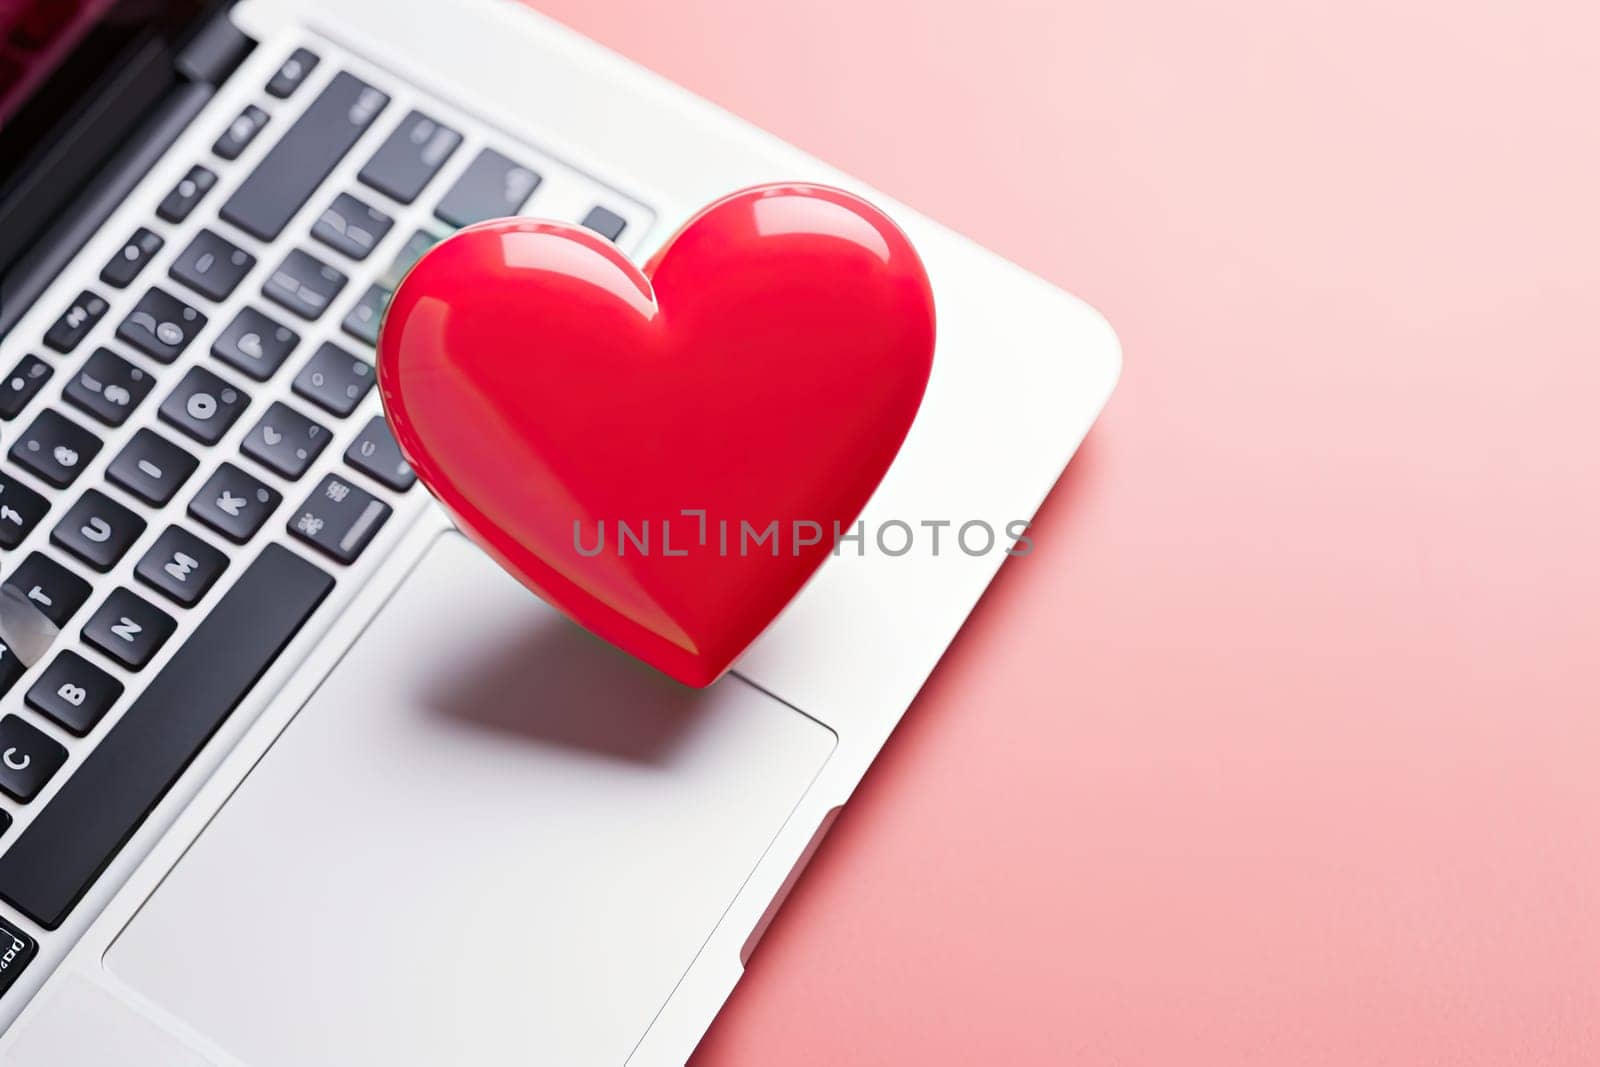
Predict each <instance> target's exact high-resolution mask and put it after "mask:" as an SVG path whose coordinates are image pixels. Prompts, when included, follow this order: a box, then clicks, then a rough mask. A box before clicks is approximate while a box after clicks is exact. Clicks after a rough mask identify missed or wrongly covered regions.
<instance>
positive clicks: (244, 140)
mask: <svg viewBox="0 0 1600 1067" xmlns="http://www.w3.org/2000/svg"><path fill="white" fill-rule="evenodd" d="M266 124H267V113H266V112H265V111H262V110H261V109H260V108H259V107H256V106H255V105H254V104H247V105H245V109H244V110H243V111H241V112H239V117H238V118H236V119H234V120H233V121H232V122H230V123H228V128H227V129H225V130H223V131H222V136H221V137H218V138H217V143H216V144H214V145H212V146H211V151H213V152H215V153H216V154H217V155H219V156H221V157H222V158H223V159H238V158H239V153H241V152H243V151H244V150H245V149H246V148H249V147H250V142H251V141H254V140H255V139H256V134H258V133H260V132H261V128H262V127H263V126H265V125H266Z"/></svg>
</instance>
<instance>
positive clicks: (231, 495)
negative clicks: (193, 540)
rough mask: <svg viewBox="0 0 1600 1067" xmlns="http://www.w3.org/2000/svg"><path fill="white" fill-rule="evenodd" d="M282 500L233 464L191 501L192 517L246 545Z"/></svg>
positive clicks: (222, 467)
mask: <svg viewBox="0 0 1600 1067" xmlns="http://www.w3.org/2000/svg"><path fill="white" fill-rule="evenodd" d="M282 499H283V497H281V496H279V495H278V493H277V491H276V490H273V489H268V488H267V487H266V486H264V485H262V484H261V483H260V482H259V481H258V480H256V479H255V478H252V477H251V476H250V475H248V474H246V473H245V472H244V471H242V470H240V469H239V468H238V467H235V466H234V465H233V464H232V463H223V464H221V465H219V466H218V467H217V472H216V473H215V474H213V475H212V476H211V477H210V479H209V480H207V482H206V484H205V485H204V486H203V487H201V489H200V492H199V493H197V494H196V495H195V498H194V499H193V500H191V501H189V514H190V515H192V516H194V517H195V518H196V519H199V520H200V521H201V522H203V523H205V524H206V525H207V526H209V527H211V528H212V529H213V530H215V531H217V532H218V533H219V534H221V535H222V536H223V537H226V538H228V539H229V540H230V541H237V542H238V543H239V544H241V545H242V544H244V543H245V542H246V541H248V540H250V538H251V537H253V536H255V532H256V531H257V530H259V529H261V524H262V523H264V522H266V521H267V516H268V515H271V514H272V513H273V511H274V510H276V508H277V506H278V503H279V501H281V500H282Z"/></svg>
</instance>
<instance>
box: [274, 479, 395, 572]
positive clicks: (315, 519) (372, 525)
mask: <svg viewBox="0 0 1600 1067" xmlns="http://www.w3.org/2000/svg"><path fill="white" fill-rule="evenodd" d="M389 513H390V508H389V505H388V504H385V503H384V502H383V501H381V500H379V499H378V498H377V497H375V496H373V495H372V494H371V493H369V492H367V491H366V490H365V489H360V488H358V487H356V486H354V485H351V484H350V483H349V482H347V481H345V480H344V479H343V478H340V477H338V476H337V475H333V474H329V475H326V476H324V477H323V479H322V482H321V483H320V484H319V485H318V486H317V488H316V490H315V491H313V492H312V494H311V495H310V496H309V497H307V498H306V502H305V503H304V504H303V505H301V507H300V510H299V511H297V512H295V513H294V518H292V519H290V520H289V532H290V533H292V534H294V535H295V536H296V537H298V538H299V539H300V540H302V541H304V542H305V543H306V544H308V545H310V546H311V547H312V548H315V549H317V550H318V551H320V552H324V553H326V554H327V555H329V556H331V557H333V558H334V559H336V560H338V561H339V562H340V563H353V562H355V559H356V557H357V556H359V555H361V550H362V549H364V548H366V547H367V545H368V544H369V543H371V541H372V539H373V537H375V536H377V533H378V530H379V529H380V528H381V527H382V526H383V524H384V523H385V522H386V521H387V520H388V518H389Z"/></svg>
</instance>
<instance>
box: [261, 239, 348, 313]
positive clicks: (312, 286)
mask: <svg viewBox="0 0 1600 1067" xmlns="http://www.w3.org/2000/svg"><path fill="white" fill-rule="evenodd" d="M347 281H349V279H348V278H346V277H345V276H344V275H343V274H342V273H341V272H339V271H337V270H335V269H333V268H332V267H330V266H328V265H327V264H326V263H324V262H322V261H321V260H320V259H317V258H316V257H315V256H313V255H311V254H310V253H308V252H302V251H300V250H299V249H298V248H296V249H294V250H293V251H291V252H290V253H289V254H288V255H287V256H285V257H284V258H283V263H282V264H280V265H279V267H278V269H277V270H275V271H273V272H272V276H271V277H269V278H268V279H267V282H266V284H265V285H263V286H262V287H261V291H262V292H263V293H265V294H266V296H267V299H268V300H271V301H272V302H273V303H275V304H281V305H283V306H284V307H286V308H288V309H289V310H290V311H292V312H294V313H295V314H296V315H299V316H300V317H301V318H302V319H313V320H314V319H316V317H317V316H318V315H321V314H322V313H323V312H324V311H325V310H327V307H328V305H329V304H331V303H333V299H334V297H336V296H338V295H339V291H340V290H341V289H343V288H344V284H345V282H347Z"/></svg>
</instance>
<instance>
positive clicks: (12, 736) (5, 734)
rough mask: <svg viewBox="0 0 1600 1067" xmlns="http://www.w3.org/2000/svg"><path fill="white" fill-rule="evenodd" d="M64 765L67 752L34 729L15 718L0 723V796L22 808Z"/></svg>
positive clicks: (8, 718)
mask: <svg viewBox="0 0 1600 1067" xmlns="http://www.w3.org/2000/svg"><path fill="white" fill-rule="evenodd" d="M65 762H67V750H66V749H64V748H62V747H61V746H60V745H58V744H56V743H55V742H54V741H52V740H50V738H49V737H47V736H45V735H44V734H43V733H41V732H40V731H39V729H38V728H37V727H34V726H30V725H28V724H27V723H26V722H23V721H22V719H21V718H20V717H19V716H16V715H7V716H6V717H5V718H3V719H0V792H4V793H5V794H6V795H7V796H9V797H11V798H12V799H13V800H20V801H22V802H23V803H24V804H26V803H27V802H28V801H30V800H32V799H33V798H34V797H36V796H38V795H39V790H41V789H43V788H44V787H45V783H47V782H49V781H50V779H51V778H52V777H54V775H55V773H56V772H57V771H59V770H60V769H61V765H62V764H63V763H65Z"/></svg>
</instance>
